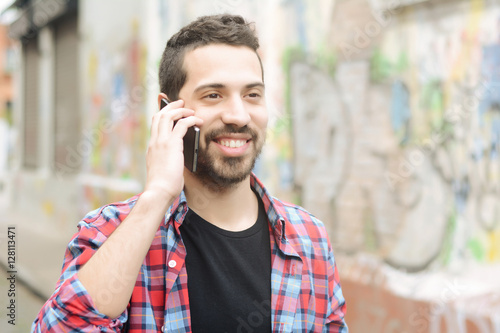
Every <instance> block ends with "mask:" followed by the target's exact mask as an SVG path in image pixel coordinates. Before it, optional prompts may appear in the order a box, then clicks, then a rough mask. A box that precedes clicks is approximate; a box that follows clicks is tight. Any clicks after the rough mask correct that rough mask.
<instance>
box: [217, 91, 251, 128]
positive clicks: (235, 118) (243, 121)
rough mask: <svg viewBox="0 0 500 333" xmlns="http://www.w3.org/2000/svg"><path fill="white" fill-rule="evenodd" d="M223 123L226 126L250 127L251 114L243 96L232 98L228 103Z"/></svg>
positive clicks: (224, 111)
mask: <svg viewBox="0 0 500 333" xmlns="http://www.w3.org/2000/svg"><path fill="white" fill-rule="evenodd" d="M222 121H223V122H224V123H225V124H228V125H234V126H238V127H243V126H245V125H248V123H249V122H250V114H249V113H248V110H247V106H246V105H245V101H244V100H243V99H242V98H241V96H237V97H232V98H231V99H230V100H229V101H228V103H226V105H225V109H224V110H223V114H222Z"/></svg>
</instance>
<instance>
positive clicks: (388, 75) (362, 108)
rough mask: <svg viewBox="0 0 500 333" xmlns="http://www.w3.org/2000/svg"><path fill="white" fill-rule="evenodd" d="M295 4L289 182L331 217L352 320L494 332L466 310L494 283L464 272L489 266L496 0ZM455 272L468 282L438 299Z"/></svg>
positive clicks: (499, 183) (493, 245) (497, 186)
mask: <svg viewBox="0 0 500 333" xmlns="http://www.w3.org/2000/svg"><path fill="white" fill-rule="evenodd" d="M292 3H293V5H292ZM299 3H301V2H299V1H296V2H292V1H290V2H287V5H288V6H289V7H290V8H293V9H294V10H295V14H294V16H292V17H294V18H295V20H294V21H293V20H292V22H291V23H290V24H291V25H293V26H294V27H295V28H296V30H295V32H296V33H298V35H299V36H303V38H300V39H299V40H298V43H297V44H296V45H294V47H289V48H288V49H287V50H285V51H284V59H285V62H284V65H285V66H284V68H285V73H286V75H287V78H288V79H287V80H286V84H287V87H286V88H285V89H286V90H287V92H288V93H287V102H288V104H287V110H288V111H289V115H290V116H289V117H290V119H291V125H290V128H291V131H290V133H291V137H292V150H293V183H294V187H295V189H297V190H298V193H299V197H300V200H301V203H302V205H304V206H305V207H307V208H308V209H309V210H311V211H312V212H314V213H315V214H316V215H318V216H319V217H320V218H321V219H322V220H323V221H325V222H326V224H327V226H328V228H329V231H330V236H331V238H332V242H333V244H334V247H335V249H336V251H337V254H338V257H340V258H341V259H340V260H339V262H340V271H341V274H343V275H344V279H345V281H346V282H345V284H346V289H347V292H346V294H348V295H349V296H351V295H352V297H351V301H352V303H351V305H352V307H351V311H352V312H351V316H352V317H351V318H352V323H353V325H352V328H354V329H355V330H356V331H359V332H362V331H365V330H367V329H368V328H370V329H371V330H373V329H375V328H374V327H373V326H370V323H371V325H373V323H375V322H377V323H379V324H380V325H379V326H377V327H379V328H377V329H375V330H376V331H377V332H402V331H405V332H406V331H408V332H499V331H500V327H499V326H498V323H497V321H495V319H491V318H492V317H491V316H490V317H488V315H484V314H479V313H478V312H477V311H478V308H490V309H498V302H497V301H495V300H497V299H498V297H499V296H498V295H499V294H500V286H499V285H498V283H496V282H493V281H491V280H487V279H486V278H485V277H484V276H483V277H481V275H480V274H479V275H477V274H476V275H475V278H470V279H469V278H468V276H469V275H470V274H469V273H468V272H467V270H469V269H472V270H474V269H478V270H480V269H481V267H489V269H490V270H488V273H486V274H497V273H498V267H500V266H499V263H500V238H499V236H500V164H499V158H500V132H499V128H500V127H499V126H500V120H499V119H500V111H499V105H500V103H499V99H500V77H499V75H498V73H500V61H499V59H500V57H499V56H500V54H499V53H498V52H499V45H500V3H498V2H497V1H475V0H474V1H437V0H436V1H423V2H419V3H416V4H412V5H409V4H405V3H403V2H402V1H394V2H391V3H390V4H387V3H385V7H379V4H378V3H377V2H375V1H372V2H368V1H362V0H360V1H336V2H335V5H334V6H333V7H332V9H331V12H330V14H329V15H326V14H325V15H324V16H323V17H328V18H329V19H330V21H328V22H324V24H322V23H321V22H320V23H318V22H315V23H314V25H312V26H309V25H308V24H304V23H303V22H310V21H309V20H310V17H308V13H310V12H313V11H314V10H313V9H308V10H302V9H301V7H300V6H299V5H298V4H299ZM310 6H312V4H310V3H308V4H307V7H310ZM290 8H289V10H290ZM318 17H320V16H318ZM314 26H323V27H324V30H322V32H319V34H320V35H319V36H316V37H315V41H313V40H312V39H311V38H308V36H309V35H310V34H311V33H312V31H313V30H314ZM291 31H293V29H291ZM342 271H343V273H342ZM370 272H371V273H370ZM495 272H497V273H495ZM395 275H397V276H398V277H397V278H395V277H394V276H395ZM453 276H459V277H462V278H464V279H465V280H467V282H464V283H463V284H462V290H460V291H458V292H457V293H456V294H454V295H451V297H449V298H448V297H446V300H443V298H442V297H440V294H441V293H442V292H443V291H445V290H446V287H445V286H444V283H445V281H446V282H449V281H452V277H453ZM391 277H393V278H391ZM423 280H426V281H433V282H432V283H430V284H429V285H428V286H427V287H429V288H430V289H428V290H427V291H422V288H423V286H422V281H423ZM481 285H482V286H481ZM363 286H365V287H367V288H368V290H371V292H372V293H370V292H367V293H364V294H363V293H361V292H360V291H359V290H361V289H362V287H363ZM430 286H432V287H430ZM427 287H426V288H427ZM360 288H361V289H360ZM370 288H371V289H370ZM426 288H423V289H426ZM377 290H378V291H377ZM386 291H389V293H388V294H387V295H385V294H384V293H385V292H386ZM373 292H375V294H373ZM478 295H479V296H478ZM485 295H488V297H492V298H491V299H489V298H488V297H486V296H485ZM492 295H494V296H492ZM391 297H396V298H398V297H400V299H399V298H398V299H396V300H394V299H393V300H392V301H391V300H390V299H389V298H391ZM474 297H475V298H474ZM361 299H362V301H361ZM473 299H475V300H476V302H479V303H481V304H482V306H481V307H479V306H476V308H475V310H474V311H473V310H471V309H472V308H473V307H472V306H470V307H468V308H467V307H464V306H463V304H462V306H459V307H457V304H458V303H460V302H462V303H467V302H469V301H470V304H474V301H473ZM487 299H489V300H487ZM478 300H481V301H478ZM417 301H418V302H423V303H418V302H417ZM391 303H397V304H400V305H399V306H398V307H394V306H390V304H391ZM479 303H475V304H476V305H478V304H479ZM384 304H385V305H384ZM436 304H438V305H439V306H438V308H439V311H434V310H432V307H433V306H436ZM429 306H430V307H431V310H430V311H425V310H423V309H425V308H426V307H429ZM419 308H420V310H419ZM419 311H420V312H419ZM471 311H472V312H471ZM419 313H420V314H419ZM469 317H470V318H473V319H470V318H469ZM493 317H494V316H493ZM468 318H469V319H468ZM488 318H489V319H488ZM483 319H484V320H483ZM363 323H365V324H363ZM363 325H364V326H363Z"/></svg>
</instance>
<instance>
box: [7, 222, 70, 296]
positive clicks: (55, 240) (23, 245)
mask: <svg viewBox="0 0 500 333" xmlns="http://www.w3.org/2000/svg"><path fill="white" fill-rule="evenodd" d="M9 227H12V229H11V231H14V237H15V245H16V256H15V263H14V267H15V268H14V270H15V271H16V275H17V279H18V280H19V281H22V282H23V283H25V284H26V285H27V286H29V288H30V289H32V291H33V292H34V293H35V294H37V295H39V297H40V298H44V299H47V298H48V297H50V295H51V294H52V292H53V291H54V288H55V284H56V282H57V279H58V278H59V275H60V273H61V267H62V262H63V258H64V251H65V249H66V246H67V244H68V242H69V240H70V238H71V236H72V234H64V233H62V232H61V231H58V230H54V228H53V227H48V226H46V225H42V224H41V223H39V222H38V221H37V220H36V219H30V218H27V217H26V216H20V215H15V214H12V213H5V212H4V214H3V215H2V216H0V244H1V250H0V264H1V266H2V267H4V268H7V267H8V266H7V264H8V252H7V241H8V240H10V239H8V238H7V237H8V228H9ZM76 230H77V228H76V225H75V228H74V231H75V232H76Z"/></svg>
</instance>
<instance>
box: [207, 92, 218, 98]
mask: <svg viewBox="0 0 500 333" xmlns="http://www.w3.org/2000/svg"><path fill="white" fill-rule="evenodd" d="M219 97H220V96H219V94H216V93H213V94H210V95H207V96H206V98H210V99H215V98H219Z"/></svg>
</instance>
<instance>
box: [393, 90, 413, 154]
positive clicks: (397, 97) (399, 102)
mask: <svg viewBox="0 0 500 333" xmlns="http://www.w3.org/2000/svg"><path fill="white" fill-rule="evenodd" d="M410 118H411V110H410V94H409V92H408V88H407V87H406V86H405V85H404V83H403V82H401V81H394V83H393V84H392V102H391V124H392V129H393V130H394V132H395V133H396V134H398V135H399V137H400V143H403V144H404V143H406V142H407V141H408V140H409V139H410V133H409V131H410V128H409V122H410Z"/></svg>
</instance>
